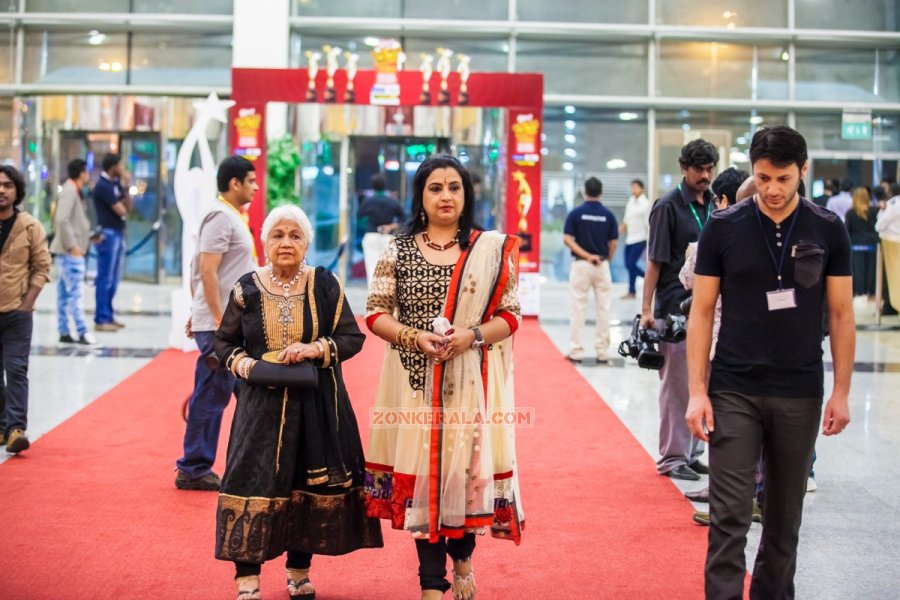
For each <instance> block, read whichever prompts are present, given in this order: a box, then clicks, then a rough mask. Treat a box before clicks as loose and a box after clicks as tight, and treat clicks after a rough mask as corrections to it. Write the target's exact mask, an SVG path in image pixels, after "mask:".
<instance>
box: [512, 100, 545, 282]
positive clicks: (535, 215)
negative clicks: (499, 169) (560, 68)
mask: <svg viewBox="0 0 900 600" xmlns="http://www.w3.org/2000/svg"><path fill="white" fill-rule="evenodd" d="M508 140H509V141H508V144H507V152H506V156H507V161H506V172H507V177H506V232H507V233H515V234H517V235H518V236H519V238H520V239H521V245H520V247H519V272H520V273H537V272H538V271H540V262H541V252H540V250H541V249H540V234H541V114H540V112H535V111H522V110H510V111H509V137H508Z"/></svg>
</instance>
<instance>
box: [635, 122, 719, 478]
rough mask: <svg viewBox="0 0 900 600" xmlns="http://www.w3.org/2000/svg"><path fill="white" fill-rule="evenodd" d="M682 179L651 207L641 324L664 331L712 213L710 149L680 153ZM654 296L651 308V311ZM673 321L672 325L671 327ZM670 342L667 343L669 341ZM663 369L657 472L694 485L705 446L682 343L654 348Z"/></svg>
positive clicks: (715, 156) (695, 145)
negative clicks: (694, 431)
mask: <svg viewBox="0 0 900 600" xmlns="http://www.w3.org/2000/svg"><path fill="white" fill-rule="evenodd" d="M678 162H679V165H680V166H681V173H682V175H683V176H684V178H683V179H682V180H681V183H679V184H678V186H677V187H676V188H675V189H674V190H672V191H671V192H669V193H668V194H666V195H665V196H663V197H662V198H660V199H659V200H657V201H656V203H655V204H654V205H653V209H652V210H651V211H650V239H649V246H648V251H647V274H646V277H645V278H644V301H643V306H642V309H641V323H642V325H643V326H644V327H646V328H648V329H652V328H657V329H659V330H663V329H664V328H665V324H666V318H667V317H669V316H670V315H671V316H675V317H680V316H681V315H682V314H683V313H682V311H681V307H680V304H681V302H682V300H684V299H685V298H686V297H687V295H688V293H687V292H686V291H685V289H684V286H683V285H682V283H681V281H680V280H679V278H678V273H679V272H680V271H681V267H682V266H684V259H685V252H686V251H687V247H688V244H690V243H691V242H696V241H697V239H698V238H699V236H700V231H701V230H702V229H703V227H704V226H705V225H706V222H707V220H708V219H709V215H710V214H712V211H713V210H715V204H714V200H715V197H714V196H713V194H712V192H711V191H710V189H709V188H710V183H711V182H712V180H713V174H714V173H715V170H716V163H718V162H719V153H718V152H717V151H716V148H715V146H713V145H712V144H710V143H709V142H707V141H705V140H701V139H698V140H694V141H692V142H690V143H688V144H687V145H685V146H684V147H683V148H682V149H681V156H680V157H679V159H678ZM654 292H655V294H656V307H655V310H651V306H652V305H653V299H654ZM677 321H678V319H676V322H677ZM670 339H671V338H670ZM659 349H660V352H662V354H663V356H664V357H665V364H664V365H663V368H662V369H660V371H659V379H660V382H661V385H660V388H659V415H660V423H659V453H660V459H659V460H658V461H657V462H656V470H657V472H658V473H659V474H660V475H665V476H667V477H671V478H673V479H683V480H690V481H696V480H698V479H700V475H701V474H705V473H708V472H709V469H708V467H707V466H706V465H704V464H703V463H702V462H700V456H701V455H702V454H703V448H704V444H703V442H702V441H700V440H699V439H697V438H695V437H694V436H693V435H691V432H690V431H689V430H688V428H687V425H686V423H685V422H684V413H685V411H686V410H687V405H688V372H687V352H686V349H685V344H684V343H683V342H674V341H671V342H668V341H663V342H661V343H660V345H659Z"/></svg>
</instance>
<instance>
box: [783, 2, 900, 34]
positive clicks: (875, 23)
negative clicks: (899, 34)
mask: <svg viewBox="0 0 900 600" xmlns="http://www.w3.org/2000/svg"><path fill="white" fill-rule="evenodd" d="M794 4H795V5H796V7H797V27H806V28H811V29H852V30H858V31H898V30H900V4H898V3H897V0H852V1H849V0H844V1H841V2H822V0H794Z"/></svg>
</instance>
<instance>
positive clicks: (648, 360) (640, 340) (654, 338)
mask: <svg viewBox="0 0 900 600" xmlns="http://www.w3.org/2000/svg"><path fill="white" fill-rule="evenodd" d="M658 343H659V333H657V331H656V330H655V329H645V328H644V327H641V315H638V316H636V317H635V318H634V323H633V324H632V325H631V335H630V336H628V339H626V340H623V341H622V343H621V344H619V354H620V355H621V356H624V357H626V358H627V357H629V356H630V357H631V358H636V359H637V362H638V366H639V367H640V368H642V369H653V370H654V371H658V370H660V369H662V368H663V365H664V364H665V362H666V359H665V357H664V356H663V355H662V353H661V352H660V351H659V350H658V349H657V344H658Z"/></svg>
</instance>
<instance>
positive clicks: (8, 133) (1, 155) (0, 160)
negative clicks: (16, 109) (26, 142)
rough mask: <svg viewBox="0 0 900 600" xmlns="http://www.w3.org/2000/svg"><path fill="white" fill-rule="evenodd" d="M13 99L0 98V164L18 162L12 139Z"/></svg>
mask: <svg viewBox="0 0 900 600" xmlns="http://www.w3.org/2000/svg"><path fill="white" fill-rule="evenodd" d="M13 116H14V115H13V99H12V98H0V164H13V165H16V164H18V162H19V156H18V154H19V153H18V151H17V150H18V148H17V147H16V146H15V145H14V140H13V131H14V128H13Z"/></svg>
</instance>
